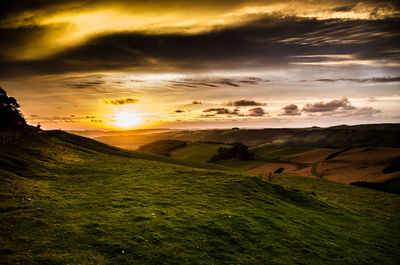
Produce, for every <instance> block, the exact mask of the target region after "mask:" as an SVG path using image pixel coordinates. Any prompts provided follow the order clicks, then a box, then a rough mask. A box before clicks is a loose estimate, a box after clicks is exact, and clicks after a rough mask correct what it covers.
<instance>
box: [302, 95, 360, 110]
mask: <svg viewBox="0 0 400 265" xmlns="http://www.w3.org/2000/svg"><path fill="white" fill-rule="evenodd" d="M338 109H344V110H352V109H355V107H354V106H353V105H351V103H350V102H349V100H348V99H347V97H342V98H341V99H334V100H332V101H329V102H326V103H325V102H322V101H321V102H317V103H307V104H306V105H305V106H304V107H303V109H302V111H304V112H309V113H313V112H331V111H335V110H338Z"/></svg>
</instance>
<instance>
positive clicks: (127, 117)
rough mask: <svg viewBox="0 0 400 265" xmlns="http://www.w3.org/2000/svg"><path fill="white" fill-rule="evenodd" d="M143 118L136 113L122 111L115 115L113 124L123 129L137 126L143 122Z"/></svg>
mask: <svg viewBox="0 0 400 265" xmlns="http://www.w3.org/2000/svg"><path fill="white" fill-rule="evenodd" d="M142 121H143V120H142V118H141V117H140V116H138V115H137V114H136V113H132V112H126V111H121V112H119V113H117V114H115V115H114V117H113V123H114V124H115V125H116V126H118V127H122V128H129V127H133V126H136V125H138V124H140V123H141V122H142Z"/></svg>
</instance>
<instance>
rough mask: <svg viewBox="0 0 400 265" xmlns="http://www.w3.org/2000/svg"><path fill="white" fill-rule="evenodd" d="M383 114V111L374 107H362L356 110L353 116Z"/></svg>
mask: <svg viewBox="0 0 400 265" xmlns="http://www.w3.org/2000/svg"><path fill="white" fill-rule="evenodd" d="M378 113H381V110H378V109H374V108H372V107H362V108H358V109H355V110H354V111H353V112H352V113H351V115H352V116H372V115H374V114H378Z"/></svg>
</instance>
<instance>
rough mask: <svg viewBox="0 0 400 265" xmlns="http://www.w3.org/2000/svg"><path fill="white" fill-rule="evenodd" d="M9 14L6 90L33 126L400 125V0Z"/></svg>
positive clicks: (181, 3)
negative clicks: (398, 123) (17, 102)
mask: <svg viewBox="0 0 400 265" xmlns="http://www.w3.org/2000/svg"><path fill="white" fill-rule="evenodd" d="M0 5H1V6H0V39H1V42H0V86H1V87H2V88H4V89H5V90H6V91H7V92H8V94H9V95H10V96H13V97H16V98H17V100H18V101H19V103H20V105H21V106H22V107H21V110H22V112H23V114H24V115H25V118H26V119H27V121H28V122H29V123H30V124H32V125H36V124H38V123H40V124H41V125H42V127H43V128H46V129H52V128H61V129H134V128H156V127H163V128H225V127H226V128H230V127H233V126H237V127H241V128H246V127H247V128H267V127H307V126H331V125H337V124H359V123H383V122H389V123H396V122H400V30H399V28H400V26H399V25H400V23H399V22H400V5H399V3H398V2H397V1H352V0H339V1H330V0H327V1H311V0H310V1H296V0H294V1H240V0H230V1H211V0H203V1H190V0H178V1H161V0H160V1H122V0H115V1H74V0H68V1H67V0H65V1H44V0H41V1H32V0H24V1H1V4H0Z"/></svg>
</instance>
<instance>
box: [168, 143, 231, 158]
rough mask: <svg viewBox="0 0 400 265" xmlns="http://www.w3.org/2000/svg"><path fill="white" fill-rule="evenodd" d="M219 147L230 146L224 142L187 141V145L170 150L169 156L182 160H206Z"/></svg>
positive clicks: (215, 152) (216, 151)
mask: <svg viewBox="0 0 400 265" xmlns="http://www.w3.org/2000/svg"><path fill="white" fill-rule="evenodd" d="M221 147H225V148H228V147H230V146H229V145H224V144H206V143H188V145H187V146H185V147H182V148H179V149H175V150H174V151H172V152H171V157H173V158H176V159H180V160H184V161H199V162H207V161H208V160H210V158H211V157H212V156H213V155H215V154H217V153H218V149H219V148H221Z"/></svg>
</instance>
